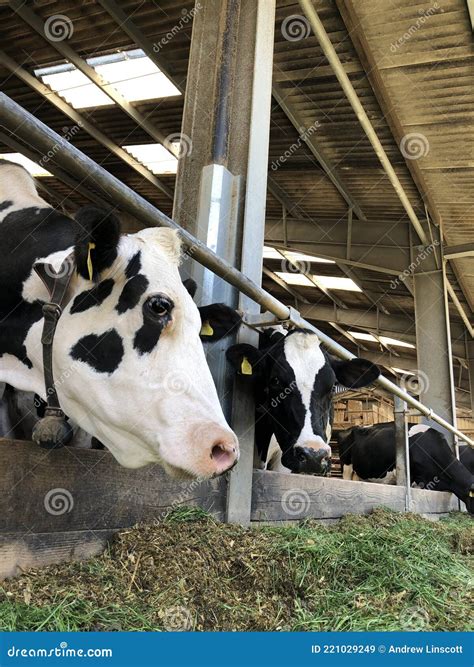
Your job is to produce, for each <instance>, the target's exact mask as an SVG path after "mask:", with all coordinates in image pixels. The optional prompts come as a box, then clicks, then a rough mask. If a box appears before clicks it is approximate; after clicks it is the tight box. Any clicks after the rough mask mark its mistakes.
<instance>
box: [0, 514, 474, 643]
mask: <svg viewBox="0 0 474 667" xmlns="http://www.w3.org/2000/svg"><path fill="white" fill-rule="evenodd" d="M473 554H474V528H473V524H472V519H471V518H470V517H469V516H466V515H461V514H459V513H458V514H453V515H451V516H450V517H449V518H447V519H443V520H441V521H439V522H436V523H433V522H430V521H427V520H425V519H422V518H420V517H417V516H414V515H403V514H397V513H394V512H390V511H387V510H377V511H376V512H374V513H373V514H372V515H370V516H366V517H360V516H348V517H346V518H345V519H343V520H342V521H341V522H339V523H338V524H335V525H330V526H323V525H320V524H317V523H315V522H311V521H307V522H303V523H301V524H298V525H291V526H280V527H253V528H251V529H245V528H242V527H239V526H231V525H223V524H218V523H216V522H214V521H213V520H212V519H210V518H209V517H207V516H205V515H203V513H202V512H200V511H196V510H194V509H191V508H183V509H179V510H177V511H176V512H174V513H173V514H172V515H171V516H170V517H168V519H167V520H166V521H164V522H161V523H156V524H153V525H142V526H137V527H135V528H133V529H130V530H126V531H122V532H121V533H120V534H119V535H118V536H117V538H116V540H115V541H114V543H113V544H112V545H111V546H110V547H109V549H108V550H107V552H106V553H105V554H103V555H102V556H100V557H96V558H94V559H92V560H90V561H87V562H82V563H67V564H62V565H58V566H53V567H49V568H46V569H44V570H38V571H35V572H30V573H28V574H25V575H23V576H21V577H19V578H17V579H14V580H9V581H6V582H3V584H0V628H1V629H4V630H119V629H122V630H176V629H196V630H404V629H406V630H410V629H411V630H418V629H419V630H473V629H474V624H473V622H472V620H471V618H472V604H473V602H474V598H473V590H474V589H473V583H474V570H473Z"/></svg>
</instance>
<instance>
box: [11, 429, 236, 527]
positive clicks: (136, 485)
mask: <svg viewBox="0 0 474 667" xmlns="http://www.w3.org/2000/svg"><path fill="white" fill-rule="evenodd" d="M225 487H226V480H225V478H219V479H215V480H212V481H208V482H198V481H176V480H172V479H170V478H169V477H168V476H167V475H166V474H165V473H164V471H163V470H162V469H161V468H160V467H159V466H147V467H145V468H140V469H138V470H129V469H126V468H123V467H121V466H120V465H119V464H118V463H117V462H116V461H115V459H114V458H113V457H112V456H111V455H110V454H109V453H108V452H104V451H95V450H80V449H73V448H70V447H65V448H63V449H60V450H57V451H45V450H42V449H40V448H38V447H37V446H35V445H34V444H33V443H29V442H21V441H12V440H4V439H0V490H1V493H0V532H3V533H5V532H12V533H29V532H30V533H48V532H61V531H78V530H85V529H88V530H110V529H115V528H124V527H127V526H131V525H133V524H134V523H136V522H137V521H143V520H146V519H151V518H159V517H161V516H163V515H164V514H165V513H166V512H167V511H169V509H170V508H172V507H176V506H179V505H196V506H199V507H202V508H203V509H205V510H207V511H209V512H211V513H212V514H213V515H214V516H216V517H217V518H218V519H222V518H223V516H224V503H225Z"/></svg>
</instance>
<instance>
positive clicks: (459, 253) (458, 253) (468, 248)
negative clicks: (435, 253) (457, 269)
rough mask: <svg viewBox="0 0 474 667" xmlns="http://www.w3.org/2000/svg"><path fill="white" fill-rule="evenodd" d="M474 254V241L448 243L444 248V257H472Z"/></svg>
mask: <svg viewBox="0 0 474 667" xmlns="http://www.w3.org/2000/svg"><path fill="white" fill-rule="evenodd" d="M473 255H474V243H462V244H461V245H448V246H444V248H443V257H444V259H455V258H457V257H472V256H473Z"/></svg>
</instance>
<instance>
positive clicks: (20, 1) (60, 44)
mask: <svg viewBox="0 0 474 667" xmlns="http://www.w3.org/2000/svg"><path fill="white" fill-rule="evenodd" d="M9 5H10V7H11V8H12V9H13V10H14V11H15V12H16V13H17V14H18V16H20V17H21V18H22V19H23V20H24V21H25V22H26V23H28V25H29V26H31V28H33V30H35V31H36V32H37V33H38V34H39V35H41V37H43V39H45V40H46V41H48V43H49V44H50V45H51V46H53V47H54V48H55V49H56V51H58V53H60V54H61V55H62V56H63V57H64V58H66V60H68V61H69V62H70V63H72V64H73V65H74V66H75V67H76V68H77V69H78V70H80V71H81V72H82V73H83V74H85V75H86V76H87V78H88V79H90V80H91V81H92V83H95V85H96V86H98V87H99V88H100V89H101V90H102V91H103V92H104V93H105V94H106V95H108V96H109V97H110V99H111V101H112V102H115V104H117V106H119V107H120V108H121V109H122V111H124V112H125V113H126V114H127V115H128V116H130V118H132V119H133V120H134V121H135V122H136V123H137V124H138V125H139V126H140V127H141V128H143V129H144V130H145V132H147V133H148V134H149V135H150V137H152V139H154V140H155V141H157V142H158V143H159V144H161V145H162V146H164V147H165V148H167V149H168V150H169V151H170V153H172V154H173V155H174V156H175V157H179V150H178V149H176V148H175V147H174V146H173V145H172V144H171V142H170V141H168V139H167V137H166V136H165V135H164V134H163V132H161V130H159V129H158V128H157V127H155V125H154V124H153V123H152V122H151V121H150V120H148V118H147V117H146V116H144V115H143V114H142V113H141V112H140V111H138V109H136V108H135V107H134V106H133V104H131V103H130V102H128V101H127V100H126V99H125V98H124V97H123V96H122V95H121V94H120V93H119V92H118V91H117V90H116V89H115V88H114V86H113V85H112V84H110V83H108V82H107V81H106V80H105V79H104V78H103V77H102V76H100V74H98V73H97V72H96V71H95V69H94V68H93V67H91V66H90V65H89V64H88V63H87V62H86V61H85V60H84V59H83V58H81V57H80V56H79V54H78V53H76V51H74V49H72V48H71V47H70V46H69V44H66V42H65V41H64V40H63V41H51V40H48V39H47V37H46V36H45V32H44V22H43V21H42V19H41V18H40V17H39V16H38V15H37V14H35V12H34V11H33V10H32V9H30V8H29V7H27V6H26V5H25V4H24V0H10V2H9Z"/></svg>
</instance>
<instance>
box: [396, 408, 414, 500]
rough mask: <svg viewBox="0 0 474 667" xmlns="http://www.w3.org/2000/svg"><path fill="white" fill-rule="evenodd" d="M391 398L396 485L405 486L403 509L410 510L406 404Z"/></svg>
mask: <svg viewBox="0 0 474 667" xmlns="http://www.w3.org/2000/svg"><path fill="white" fill-rule="evenodd" d="M393 398H394V406H393V408H394V409H393V413H394V417H395V442H396V479H397V486H405V511H406V512H410V511H411V509H412V499H411V478H410V446H409V440H408V426H407V422H406V413H407V404H406V403H405V401H404V400H403V399H401V398H399V397H398V396H394V397H393Z"/></svg>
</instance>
